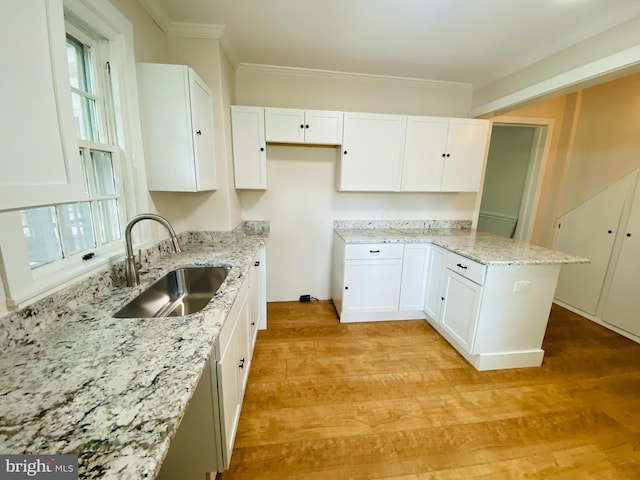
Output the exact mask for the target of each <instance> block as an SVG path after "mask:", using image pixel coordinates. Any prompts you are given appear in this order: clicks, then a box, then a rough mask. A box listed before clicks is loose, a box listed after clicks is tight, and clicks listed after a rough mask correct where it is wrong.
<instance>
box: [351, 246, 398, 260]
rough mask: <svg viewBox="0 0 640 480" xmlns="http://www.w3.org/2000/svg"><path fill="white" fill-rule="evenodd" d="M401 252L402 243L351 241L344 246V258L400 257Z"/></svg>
mask: <svg viewBox="0 0 640 480" xmlns="http://www.w3.org/2000/svg"><path fill="white" fill-rule="evenodd" d="M403 252H404V244H403V243H352V244H349V245H347V246H346V249H345V252H344V258H345V259H346V260H356V259H365V258H402V254H403Z"/></svg>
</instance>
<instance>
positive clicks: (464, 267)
mask: <svg viewBox="0 0 640 480" xmlns="http://www.w3.org/2000/svg"><path fill="white" fill-rule="evenodd" d="M456 267H460V268H461V269H463V270H466V269H467V268H468V267H467V266H466V265H462V264H461V263H456Z"/></svg>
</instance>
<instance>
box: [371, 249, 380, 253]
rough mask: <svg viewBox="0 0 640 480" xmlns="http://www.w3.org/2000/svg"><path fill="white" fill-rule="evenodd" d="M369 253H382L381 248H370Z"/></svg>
mask: <svg viewBox="0 0 640 480" xmlns="http://www.w3.org/2000/svg"><path fill="white" fill-rule="evenodd" d="M369 253H380V250H369Z"/></svg>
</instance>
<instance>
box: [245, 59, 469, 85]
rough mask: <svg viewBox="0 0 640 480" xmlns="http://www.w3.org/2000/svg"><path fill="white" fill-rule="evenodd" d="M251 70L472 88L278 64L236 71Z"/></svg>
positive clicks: (251, 65)
mask: <svg viewBox="0 0 640 480" xmlns="http://www.w3.org/2000/svg"><path fill="white" fill-rule="evenodd" d="M245 70H246V71H250V72H256V73H276V74H287V75H292V74H293V75H299V76H307V77H318V78H342V79H344V78H351V79H354V80H358V79H365V78H366V79H373V80H376V79H377V80H381V81H389V80H393V81H402V82H408V83H414V84H416V85H432V86H457V87H468V88H469V89H471V84H470V83H464V82H447V81H444V80H426V79H422V78H413V77H395V76H392V75H375V74H371V73H352V72H340V71H336V70H321V69H314V68H300V67H282V66H278V65H263V64H257V63H240V64H239V65H238V68H237V70H236V73H239V72H241V71H245Z"/></svg>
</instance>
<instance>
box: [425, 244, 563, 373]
mask: <svg viewBox="0 0 640 480" xmlns="http://www.w3.org/2000/svg"><path fill="white" fill-rule="evenodd" d="M433 252H436V253H434V254H433V255H432V256H431V262H430V269H429V276H428V278H429V286H428V288H427V298H426V302H425V313H426V315H427V321H428V322H429V323H430V324H431V326H433V327H434V328H435V329H436V330H437V331H438V332H439V333H440V334H441V335H442V336H443V337H444V338H445V339H446V340H447V341H448V342H449V343H450V344H451V345H452V346H453V347H454V348H455V349H456V350H457V351H458V352H459V353H460V354H461V355H462V356H463V357H464V358H465V359H466V360H467V361H468V362H469V363H471V364H472V365H473V366H474V367H475V368H476V369H478V370H496V369H502V368H519V367H534V366H539V365H541V364H542V359H543V357H544V351H543V350H542V348H541V347H542V341H543V339H544V333H545V331H546V328H547V321H548V319H549V312H550V310H551V302H552V300H553V293H554V291H555V287H556V283H557V281H558V274H559V272H560V266H559V265H541V264H534V265H515V264H514V265H508V264H507V265H483V264H480V263H478V262H475V261H473V260H470V259H468V258H466V257H463V256H461V255H458V254H456V253H453V252H450V251H447V250H444V249H441V248H439V247H433ZM442 252H444V261H443V258H442V255H441V254H442ZM441 279H443V280H441ZM431 282H433V283H431ZM438 297H440V305H438V301H437V300H438Z"/></svg>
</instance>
